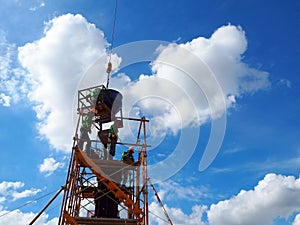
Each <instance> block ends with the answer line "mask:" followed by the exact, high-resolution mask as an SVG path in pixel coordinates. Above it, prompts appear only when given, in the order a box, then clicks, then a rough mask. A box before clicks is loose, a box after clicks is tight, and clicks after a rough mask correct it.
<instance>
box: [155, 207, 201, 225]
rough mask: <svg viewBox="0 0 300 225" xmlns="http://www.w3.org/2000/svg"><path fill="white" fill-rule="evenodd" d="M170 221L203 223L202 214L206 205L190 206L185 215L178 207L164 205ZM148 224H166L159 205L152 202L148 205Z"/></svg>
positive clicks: (187, 224)
mask: <svg viewBox="0 0 300 225" xmlns="http://www.w3.org/2000/svg"><path fill="white" fill-rule="evenodd" d="M164 208H165V210H166V211H167V213H168V215H169V217H170V219H171V221H172V223H173V224H174V225H204V224H205V223H204V222H202V221H201V220H202V215H203V213H204V212H205V211H206V206H199V205H195V206H193V208H192V212H191V213H190V214H189V215H187V214H185V213H184V212H183V211H182V210H181V209H179V208H172V207H168V206H167V205H164ZM149 212H150V214H149V216H150V224H157V225H164V224H167V223H168V222H167V218H166V216H165V215H164V213H163V210H162V208H161V206H160V205H159V204H158V203H156V202H152V203H151V204H150V205H149Z"/></svg>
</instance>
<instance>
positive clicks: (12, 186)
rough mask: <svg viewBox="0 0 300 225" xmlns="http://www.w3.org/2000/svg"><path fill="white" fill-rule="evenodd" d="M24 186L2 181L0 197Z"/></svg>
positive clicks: (20, 183) (17, 182) (19, 183)
mask: <svg viewBox="0 0 300 225" xmlns="http://www.w3.org/2000/svg"><path fill="white" fill-rule="evenodd" d="M24 185H25V184H24V183H22V182H20V181H16V182H11V181H3V182H1V183H0V195H6V194H7V193H8V192H10V191H12V190H17V189H19V188H21V187H23V186H24Z"/></svg>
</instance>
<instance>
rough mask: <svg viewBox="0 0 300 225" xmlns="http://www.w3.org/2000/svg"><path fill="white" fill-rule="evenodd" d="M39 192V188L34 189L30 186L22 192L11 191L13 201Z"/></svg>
mask: <svg viewBox="0 0 300 225" xmlns="http://www.w3.org/2000/svg"><path fill="white" fill-rule="evenodd" d="M39 192H41V189H35V188H32V189H30V190H24V191H22V192H13V193H12V197H13V201H16V200H18V199H21V198H27V197H29V196H34V195H36V194H37V193H39Z"/></svg>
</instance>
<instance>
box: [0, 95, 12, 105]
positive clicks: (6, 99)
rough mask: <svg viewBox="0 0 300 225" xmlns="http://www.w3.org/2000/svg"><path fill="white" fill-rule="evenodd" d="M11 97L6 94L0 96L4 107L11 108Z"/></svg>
mask: <svg viewBox="0 0 300 225" xmlns="http://www.w3.org/2000/svg"><path fill="white" fill-rule="evenodd" d="M10 99H11V98H10V96H7V95H5V94H4V93H1V94H0V104H1V105H3V106H6V107H8V106H10Z"/></svg>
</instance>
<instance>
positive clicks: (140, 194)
mask: <svg viewBox="0 0 300 225" xmlns="http://www.w3.org/2000/svg"><path fill="white" fill-rule="evenodd" d="M96 89H100V90H101V91H102V97H100V98H99V97H98V98H97V99H96V101H95V102H93V101H91V99H90V95H89V93H91V92H92V91H94V90H96ZM117 94H118V93H116V92H115V91H114V90H110V89H106V88H105V87H103V86H97V87H92V88H88V89H83V90H80V91H79V92H78V114H79V119H78V124H77V128H76V132H75V137H74V142H73V148H72V153H71V157H70V163H69V169H68V174H67V179H66V184H65V189H64V196H63V201H62V206H61V211H60V218H59V223H58V224H59V225H67V224H70V225H80V224H82V225H86V224H94V225H108V224H115V225H116V224H120V225H121V224H135V225H148V220H149V218H148V184H147V181H148V180H147V147H149V146H148V145H147V142H146V123H147V122H149V121H148V120H146V119H145V118H124V117H123V116H122V107H121V104H122V103H121V100H122V97H120V96H119V95H117ZM99 96H101V94H99ZM110 101H111V102H110ZM116 102H117V103H116ZM90 111H92V112H94V116H93V121H92V123H93V125H92V127H93V129H94V130H96V131H97V132H98V136H99V137H98V138H97V139H95V140H93V139H90V140H86V141H90V142H91V143H100V145H101V144H103V140H102V141H101V140H100V138H101V137H102V138H103V136H101V137H100V134H102V133H103V131H104V130H103V126H104V125H105V124H107V123H110V122H112V121H120V122H121V124H122V126H123V121H124V120H130V121H136V122H138V123H139V124H138V126H137V139H136V142H135V143H121V142H117V143H116V144H120V145H128V146H135V147H136V148H137V149H138V160H137V161H136V162H135V163H133V164H131V165H128V164H125V163H123V162H121V161H119V160H104V159H102V158H101V154H96V152H92V153H93V154H91V152H90V153H87V152H85V151H84V150H83V149H80V147H79V146H78V141H79V137H78V131H79V127H80V125H79V124H80V123H81V122H80V121H81V120H82V118H83V116H84V115H86V114H88V113H89V112H90ZM123 129H125V128H123ZM105 144H110V143H109V141H106V143H105ZM126 170H127V171H130V174H131V182H130V183H129V185H127V186H125V185H124V184H123V185H121V180H120V179H121V177H122V173H123V172H124V171H126ZM100 187H101V188H100ZM99 191H100V195H98V196H97V195H95V193H98V192H99ZM101 191H102V192H101ZM97 198H100V199H101V198H102V199H105V201H107V202H109V203H108V204H106V205H104V206H102V205H101V207H108V208H109V209H104V210H111V211H113V210H112V209H111V208H110V207H113V208H114V209H115V208H116V207H117V210H118V213H117V214H114V215H110V214H108V215H109V217H101V218H97V217H96V216H95V215H96V214H95V210H96V207H97V206H96V201H97V200H98V199H97ZM98 207H99V206H98ZM120 209H121V210H120ZM119 211H120V212H119ZM121 214H122V215H121Z"/></svg>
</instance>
